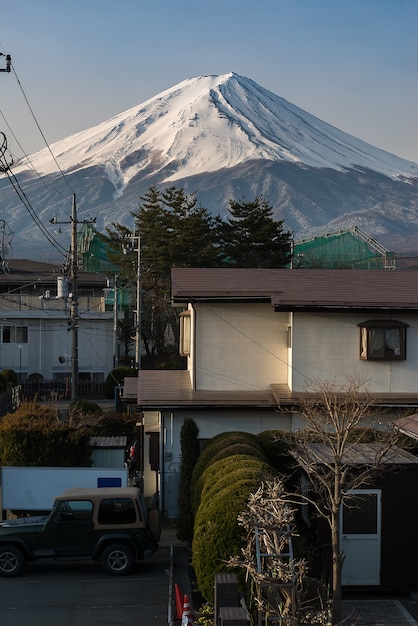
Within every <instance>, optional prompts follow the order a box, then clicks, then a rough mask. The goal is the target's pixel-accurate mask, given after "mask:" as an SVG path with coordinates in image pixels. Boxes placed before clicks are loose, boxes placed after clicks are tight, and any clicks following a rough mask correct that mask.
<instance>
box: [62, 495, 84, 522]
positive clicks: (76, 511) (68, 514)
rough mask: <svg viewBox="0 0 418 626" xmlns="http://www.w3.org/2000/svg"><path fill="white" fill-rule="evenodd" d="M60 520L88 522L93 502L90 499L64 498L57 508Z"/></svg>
mask: <svg viewBox="0 0 418 626" xmlns="http://www.w3.org/2000/svg"><path fill="white" fill-rule="evenodd" d="M58 517H59V520H60V521H61V522H90V521H91V520H92V517H93V503H92V502H90V500H64V501H63V502H61V504H60V506H59V509H58Z"/></svg>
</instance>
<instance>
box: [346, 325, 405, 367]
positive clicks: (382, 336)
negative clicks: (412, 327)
mask: <svg viewBox="0 0 418 626" xmlns="http://www.w3.org/2000/svg"><path fill="white" fill-rule="evenodd" d="M358 326H359V327H360V358H361V359H363V360H365V361H402V360H404V359H406V329H407V327H408V324H405V323H404V322H398V321H396V320H368V321H367V322H362V323H361V324H358Z"/></svg>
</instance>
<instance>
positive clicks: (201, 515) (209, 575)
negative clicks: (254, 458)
mask: <svg viewBox="0 0 418 626" xmlns="http://www.w3.org/2000/svg"><path fill="white" fill-rule="evenodd" d="M259 466H260V467H259V469H258V471H257V470H255V469H254V468H253V467H252V468H251V471H250V472H249V474H250V475H247V478H243V479H241V480H238V481H237V480H236V479H235V477H234V478H233V477H231V481H232V482H231V484H229V485H228V486H226V487H225V488H224V489H221V490H219V491H218V490H214V492H213V494H211V495H212V497H208V498H205V500H202V503H201V505H200V506H199V509H198V511H197V514H196V519H195V524H194V537H193V557H192V563H193V567H194V571H195V574H196V580H197V584H198V587H199V590H200V592H201V593H202V595H203V597H204V598H205V599H206V600H208V601H209V602H213V581H214V576H215V574H217V573H221V572H225V571H230V570H228V568H227V566H226V561H228V559H229V558H230V557H231V556H234V555H239V554H241V548H242V547H244V543H245V532H244V530H243V528H242V527H241V526H239V525H238V523H237V517H238V515H239V514H240V513H241V512H242V511H244V510H245V508H246V505H247V501H248V496H249V495H250V493H252V492H254V491H256V490H257V489H258V487H259V485H260V482H261V481H262V480H263V479H265V478H266V471H265V464H263V463H260V464H259ZM242 468H243V475H244V474H245V463H244V462H243V463H242Z"/></svg>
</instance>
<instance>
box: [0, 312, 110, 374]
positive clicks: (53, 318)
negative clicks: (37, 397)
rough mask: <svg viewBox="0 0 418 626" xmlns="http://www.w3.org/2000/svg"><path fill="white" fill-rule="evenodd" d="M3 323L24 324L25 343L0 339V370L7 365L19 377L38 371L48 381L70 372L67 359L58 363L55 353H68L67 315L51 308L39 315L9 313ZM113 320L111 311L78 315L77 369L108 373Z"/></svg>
mask: <svg viewBox="0 0 418 626" xmlns="http://www.w3.org/2000/svg"><path fill="white" fill-rule="evenodd" d="M4 324H5V325H10V326H17V327H27V328H28V334H27V343H24V342H19V343H18V342H17V341H16V342H12V343H1V342H0V370H2V369H6V368H10V369H13V370H14V371H15V372H16V373H17V374H18V375H19V373H20V371H22V380H25V379H26V378H27V376H28V375H29V374H32V373H35V372H36V373H40V374H42V376H43V377H44V378H45V379H47V380H51V379H52V378H53V377H54V375H56V374H62V375H65V374H66V373H69V372H70V371H71V364H70V361H68V360H67V362H65V363H63V364H62V363H60V362H59V356H65V355H67V356H68V357H70V356H71V332H69V330H68V328H69V327H68V316H67V315H65V313H64V312H59V311H55V312H54V313H53V314H52V312H51V313H49V314H48V315H44V316H43V317H39V315H38V316H28V314H26V316H25V315H24V313H23V312H16V313H15V315H14V316H13V317H12V316H11V315H10V314H9V315H8V317H7V320H6V321H5V322H4ZM112 333H113V320H112V314H111V313H102V314H99V315H96V316H89V315H86V314H84V316H83V315H81V316H80V321H79V329H78V346H79V348H78V356H79V371H80V373H82V372H92V373H94V372H96V373H100V375H103V377H104V378H106V376H107V375H108V373H109V372H110V370H111V369H112V367H113V343H112V336H113V334H112ZM19 346H20V347H19Z"/></svg>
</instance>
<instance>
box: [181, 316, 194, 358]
mask: <svg viewBox="0 0 418 626" xmlns="http://www.w3.org/2000/svg"><path fill="white" fill-rule="evenodd" d="M191 341H192V327H191V315H190V311H184V312H183V313H181V314H180V356H190V350H191Z"/></svg>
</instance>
